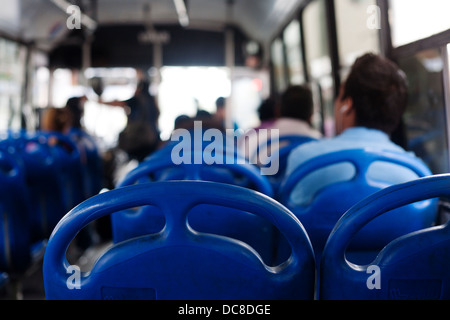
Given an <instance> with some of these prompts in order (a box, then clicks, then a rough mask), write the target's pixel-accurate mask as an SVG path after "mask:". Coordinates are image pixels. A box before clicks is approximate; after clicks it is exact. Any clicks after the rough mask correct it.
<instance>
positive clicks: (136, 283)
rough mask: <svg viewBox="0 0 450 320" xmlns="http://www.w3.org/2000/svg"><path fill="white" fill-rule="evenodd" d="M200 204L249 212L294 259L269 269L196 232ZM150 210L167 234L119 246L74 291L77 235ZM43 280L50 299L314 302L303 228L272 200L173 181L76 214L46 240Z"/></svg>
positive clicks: (249, 254)
mask: <svg viewBox="0 0 450 320" xmlns="http://www.w3.org/2000/svg"><path fill="white" fill-rule="evenodd" d="M201 204H207V205H218V206H223V207H226V208H230V209H239V210H241V211H248V212H252V213H253V214H255V215H258V216H260V217H262V218H264V219H267V220H269V221H270V222H271V223H273V224H274V225H275V226H276V227H277V228H279V229H280V231H281V232H282V233H283V234H284V235H285V236H286V238H287V239H288V241H289V243H290V244H291V246H292V255H291V258H290V259H289V260H287V261H286V263H285V264H283V265H281V266H279V267H275V268H273V267H269V266H267V265H265V264H264V263H263V262H262V261H261V258H260V257H259V256H258V255H257V253H256V252H255V251H254V250H252V249H251V248H250V247H249V246H248V245H246V244H245V243H243V242H240V241H238V240H235V239H232V238H229V237H223V236H217V235H213V234H203V233H198V232H196V231H194V230H192V228H191V227H190V226H189V224H188V222H187V221H188V219H187V217H188V214H189V212H190V211H191V210H192V209H193V208H194V207H195V206H198V205H201ZM149 205H150V206H154V207H157V208H159V210H160V211H161V212H163V214H164V215H165V218H166V227H165V228H164V229H163V230H162V231H161V232H160V233H157V234H153V235H146V236H141V237H137V238H133V239H130V240H128V241H124V242H121V243H118V244H115V245H114V246H112V247H111V248H110V249H108V251H107V252H105V253H104V254H103V255H102V256H101V257H100V258H99V259H98V260H97V262H96V263H95V265H94V266H93V268H92V270H91V271H90V272H89V273H82V274H81V277H80V278H79V287H78V289H76V288H75V289H72V290H71V289H69V288H68V285H67V283H68V281H69V282H70V279H69V280H68V277H70V276H71V275H73V270H74V269H73V268H70V265H69V263H68V261H67V260H66V251H67V248H68V246H69V243H70V242H71V240H72V239H73V238H74V237H75V235H76V234H77V232H79V230H81V229H82V228H83V227H84V226H86V225H87V224H89V223H90V222H91V221H94V220H96V219H98V218H101V217H104V216H106V215H109V214H112V213H114V212H117V211H121V210H125V209H128V208H133V207H139V206H149ZM225 213H226V212H224V214H225ZM43 275H44V285H45V294H46V298H47V299H158V300H172V299H173V300H178V299H182V300H197V299H202V300H219V299H228V300H231V299H233V300H260V299H262V300H271V299H312V298H313V295H314V277H315V262H314V254H313V251H312V247H311V243H310V242H309V239H308V236H307V234H306V232H305V230H304V229H303V227H302V226H301V224H300V223H299V221H298V220H297V219H296V218H295V217H294V216H293V215H292V214H291V213H290V212H289V211H288V210H287V209H286V208H284V207H283V206H281V205H280V204H278V203H277V202H276V201H274V200H272V199H271V198H268V197H266V196H264V195H262V194H260V193H257V192H255V191H253V190H249V189H245V188H241V187H236V186H231V185H226V184H219V183H213V182H203V181H176V182H174V181H169V182H156V183H147V184H139V185H134V186H128V187H123V188H119V189H115V190H112V191H108V192H105V193H102V194H100V195H97V196H94V197H92V198H90V199H88V200H86V201H85V202H83V203H82V204H80V205H79V206H77V207H76V208H75V209H73V210H72V211H71V212H70V213H69V214H67V215H66V216H65V217H64V218H63V219H62V220H61V222H60V223H59V224H58V226H57V227H56V228H55V230H54V232H53V234H52V236H51V238H50V240H49V243H48V246H47V250H46V253H45V257H44V264H43ZM75 284H76V282H75Z"/></svg>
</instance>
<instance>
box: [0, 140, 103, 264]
mask: <svg viewBox="0 0 450 320" xmlns="http://www.w3.org/2000/svg"><path fill="white" fill-rule="evenodd" d="M80 152H82V149H81V146H80V145H77V144H76V142H75V141H74V140H72V138H71V137H69V136H67V135H63V134H60V133H51V132H37V133H34V134H30V133H26V132H15V133H9V134H8V135H7V136H4V137H3V139H2V140H1V141H0V157H1V162H2V172H1V180H2V181H1V185H0V187H1V188H2V196H0V207H1V209H2V213H3V215H4V217H3V218H2V219H1V224H2V227H1V231H0V232H1V235H2V236H1V237H0V238H1V248H0V251H1V252H0V256H1V257H0V271H5V272H8V273H22V272H23V271H24V270H26V268H28V267H29V266H30V263H32V257H33V256H36V253H37V252H36V251H37V250H40V251H43V248H44V247H45V242H46V240H47V239H48V237H49V236H50V234H51V232H52V231H53V228H54V227H55V226H56V224H57V223H58V222H59V220H60V219H61V218H62V217H63V216H64V215H65V214H66V213H67V212H68V211H69V210H70V209H72V208H73V207H75V206H76V205H78V204H79V203H81V202H82V201H84V200H86V199H87V197H88V194H87V193H86V192H85V190H86V188H85V186H87V185H91V184H92V183H93V181H95V180H100V179H101V171H100V170H98V169H97V170H98V171H97V176H95V178H94V176H92V178H91V176H88V175H87V173H86V172H84V171H83V170H87V169H86V168H85V167H86V166H88V165H87V164H86V163H83V162H82V158H81V156H80ZM90 156H91V157H92V155H90ZM96 157H97V159H100V157H99V155H98V154H96ZM85 173H86V174H85ZM86 181H89V182H88V183H86ZM96 188H98V187H96ZM93 190H94V189H93V188H92V189H91V192H92V191H93ZM98 191H100V190H99V189H98ZM98 191H97V192H98ZM92 195H93V194H91V196H92Z"/></svg>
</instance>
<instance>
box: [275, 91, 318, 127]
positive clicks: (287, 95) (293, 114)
mask: <svg viewBox="0 0 450 320" xmlns="http://www.w3.org/2000/svg"><path fill="white" fill-rule="evenodd" d="M280 102H281V104H280V116H281V117H283V118H294V119H299V120H304V121H306V122H308V123H311V117H312V115H313V110H314V103H313V97H312V92H311V90H310V89H309V88H307V87H305V86H291V87H289V88H288V89H287V90H286V91H285V92H284V93H283V95H282V96H281V101H280Z"/></svg>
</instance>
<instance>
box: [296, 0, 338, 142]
mask: <svg viewBox="0 0 450 320" xmlns="http://www.w3.org/2000/svg"><path fill="white" fill-rule="evenodd" d="M325 6H326V1H324V0H314V1H313V2H311V3H310V4H309V5H308V6H307V7H306V8H305V10H304V12H303V25H304V26H305V27H304V34H305V49H306V61H307V64H308V66H309V74H310V76H311V82H312V84H313V92H314V93H315V100H316V102H317V103H316V112H315V117H314V125H315V126H316V128H319V126H320V127H322V129H323V131H324V133H325V135H326V136H332V135H333V134H334V120H333V115H334V110H333V108H334V107H333V106H334V84H333V77H332V67H331V58H330V51H329V47H328V32H327V18H326V7H325ZM314 87H315V88H314ZM319 115H321V116H320V117H319Z"/></svg>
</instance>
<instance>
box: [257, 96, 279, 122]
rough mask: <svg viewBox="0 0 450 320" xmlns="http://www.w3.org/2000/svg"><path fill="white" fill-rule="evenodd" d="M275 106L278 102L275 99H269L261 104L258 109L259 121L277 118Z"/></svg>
mask: <svg viewBox="0 0 450 320" xmlns="http://www.w3.org/2000/svg"><path fill="white" fill-rule="evenodd" d="M275 106H276V101H275V99H273V98H268V99H266V100H264V101H263V102H261V104H260V106H259V108H258V114H259V119H260V120H261V121H266V120H272V119H274V118H275V117H276V114H275Z"/></svg>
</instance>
